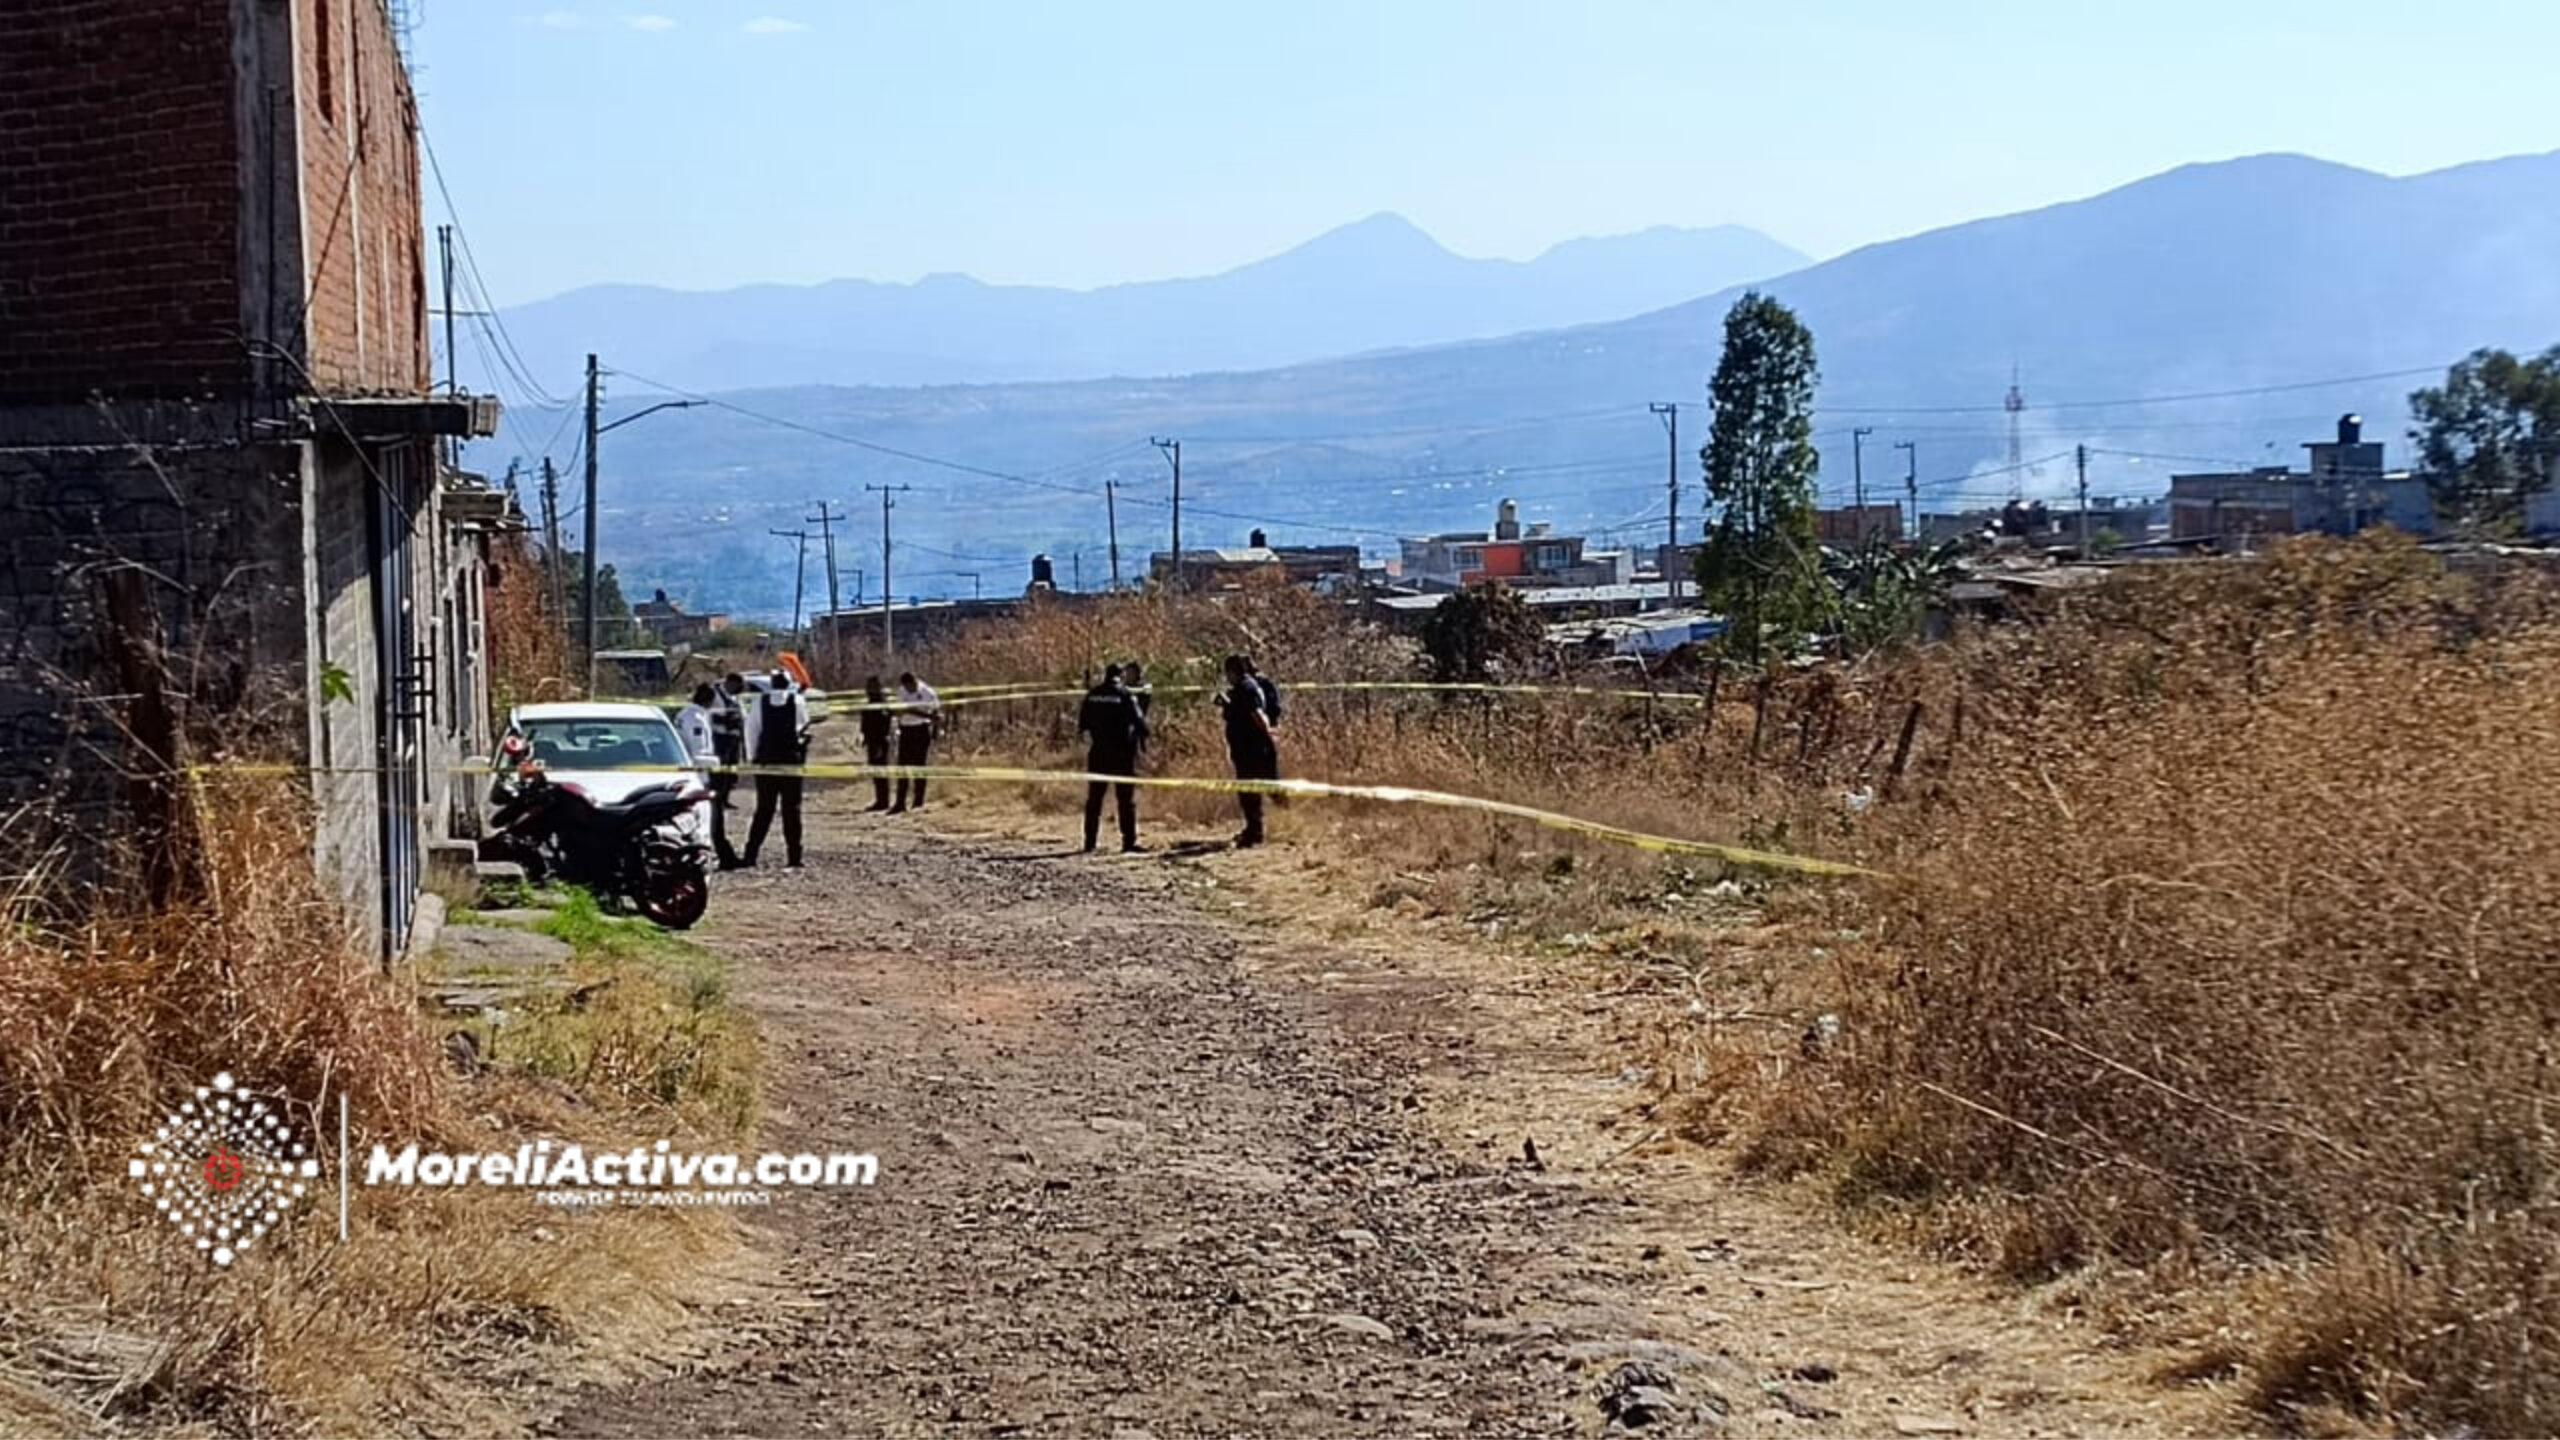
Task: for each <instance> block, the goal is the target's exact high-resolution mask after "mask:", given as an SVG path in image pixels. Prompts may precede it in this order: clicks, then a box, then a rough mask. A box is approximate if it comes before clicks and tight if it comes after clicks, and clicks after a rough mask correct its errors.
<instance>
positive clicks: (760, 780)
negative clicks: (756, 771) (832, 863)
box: [742, 670, 809, 870]
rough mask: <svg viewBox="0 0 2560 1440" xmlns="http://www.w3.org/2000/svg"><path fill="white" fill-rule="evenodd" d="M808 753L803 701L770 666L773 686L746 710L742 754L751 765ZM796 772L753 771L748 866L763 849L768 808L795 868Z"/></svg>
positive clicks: (794, 760) (785, 761)
mask: <svg viewBox="0 0 2560 1440" xmlns="http://www.w3.org/2000/svg"><path fill="white" fill-rule="evenodd" d="M808 753H809V706H808V702H806V701H804V700H802V699H801V698H800V694H799V692H798V691H796V690H793V689H792V688H791V677H790V676H788V675H785V674H784V673H782V672H781V671H779V670H776V671H775V672H773V688H772V689H771V690H769V691H767V692H765V693H764V694H763V695H761V696H758V697H757V698H756V700H755V702H754V708H753V709H751V710H749V711H748V712H747V754H748V756H749V757H750V759H751V760H752V762H753V763H755V764H757V765H798V764H799V763H800V762H801V761H802V760H803V759H804V758H806V757H807V755H808ZM801 783H802V781H801V778H800V777H799V776H798V775H758V776H757V777H756V815H755V819H754V821H752V822H751V823H750V824H749V825H748V826H747V853H746V855H745V856H744V857H743V861H742V863H744V864H745V865H747V866H749V867H750V868H752V867H753V866H754V865H755V863H756V855H757V852H759V851H761V850H763V849H764V837H765V835H766V833H767V832H769V831H770V830H771V829H772V828H773V814H774V811H775V810H776V809H779V810H781V812H782V850H783V864H784V865H785V866H786V867H788V868H790V869H793V870H797V869H799V868H800V786H801Z"/></svg>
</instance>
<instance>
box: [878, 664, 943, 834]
mask: <svg viewBox="0 0 2560 1440" xmlns="http://www.w3.org/2000/svg"><path fill="white" fill-rule="evenodd" d="M941 713H942V700H941V698H940V697H939V696H937V695H935V694H934V693H933V687H932V686H930V685H927V684H926V683H924V682H923V681H921V680H919V679H917V678H916V672H914V671H913V670H909V671H906V672H905V673H903V674H901V675H900V676H899V677H898V763H899V764H900V765H919V766H920V765H923V764H925V763H926V762H927V761H928V760H930V759H931V758H932V755H933V723H934V717H936V716H938V715H940V714H941ZM910 787H912V788H910ZM911 794H912V795H913V796H914V803H913V805H912V806H911V805H910V804H909V803H908V797H909V795H911ZM923 808H924V777H923V776H921V775H919V776H916V777H914V778H913V779H912V780H910V779H909V778H908V777H906V776H904V775H901V776H899V777H898V800H897V803H896V804H894V805H891V806H890V807H889V813H890V814H892V815H895V814H897V813H898V812H900V811H902V810H907V809H916V810H921V809H923Z"/></svg>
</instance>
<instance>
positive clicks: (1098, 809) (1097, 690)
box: [1076, 665, 1147, 855]
mask: <svg viewBox="0 0 2560 1440" xmlns="http://www.w3.org/2000/svg"><path fill="white" fill-rule="evenodd" d="M1076 729H1077V730H1079V731H1080V732H1082V733H1083V735H1084V737H1085V741H1086V745H1087V749H1086V750H1085V758H1084V768H1085V769H1086V771H1088V772H1089V773H1091V774H1095V775H1135V774H1137V773H1138V751H1139V750H1140V749H1141V748H1143V747H1144V746H1145V745H1146V743H1147V717H1146V713H1145V711H1144V710H1143V709H1142V708H1141V707H1140V706H1139V703H1138V697H1136V696H1135V695H1132V694H1130V693H1129V689H1128V687H1127V686H1125V685H1123V684H1121V683H1120V667H1119V666H1117V665H1114V666H1111V667H1110V668H1108V669H1106V670H1104V671H1103V672H1102V683H1101V684H1099V685H1096V686H1094V687H1093V688H1092V689H1090V690H1088V691H1086V692H1085V695H1084V704H1083V705H1082V706H1081V707H1079V708H1078V709H1077V711H1076ZM1105 790H1114V791H1117V792H1119V793H1118V796H1117V799H1118V801H1119V811H1120V853H1122V854H1124V855H1129V854H1135V853H1137V850H1138V787H1137V786H1135V785H1114V784H1110V783H1109V782H1106V781H1101V780H1095V781H1092V782H1091V783H1089V784H1087V785H1086V786H1085V791H1084V848H1085V853H1087V854H1091V853H1092V852H1093V849H1094V846H1095V845H1096V844H1097V843H1098V842H1099V841H1100V839H1101V836H1102V793H1103V792H1104V791H1105Z"/></svg>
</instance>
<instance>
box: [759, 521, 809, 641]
mask: <svg viewBox="0 0 2560 1440" xmlns="http://www.w3.org/2000/svg"><path fill="white" fill-rule="evenodd" d="M767 533H769V534H771V535H773V536H774V537H775V538H777V539H782V540H792V541H797V542H798V543H799V546H800V554H799V556H798V558H797V559H795V560H794V561H793V562H792V563H793V564H794V565H795V566H796V567H797V568H796V569H795V570H794V571H793V572H792V577H791V634H792V635H793V637H795V638H797V637H798V635H799V634H800V598H801V596H802V595H803V594H804V593H805V592H806V590H807V588H808V584H809V532H808V531H806V530H774V531H769V532H767Z"/></svg>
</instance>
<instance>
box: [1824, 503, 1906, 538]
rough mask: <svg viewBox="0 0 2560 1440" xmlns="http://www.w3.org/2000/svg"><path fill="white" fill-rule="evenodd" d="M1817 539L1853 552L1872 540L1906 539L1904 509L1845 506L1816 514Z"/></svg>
mask: <svg viewBox="0 0 2560 1440" xmlns="http://www.w3.org/2000/svg"><path fill="white" fill-rule="evenodd" d="M1813 533H1814V538H1815V539H1817V540H1819V541H1821V542H1822V543H1823V544H1825V545H1830V546H1835V547H1843V548H1850V547H1855V546H1858V545H1862V544H1865V543H1866V542H1867V541H1869V540H1899V539H1901V538H1902V507H1901V506H1899V505H1894V504H1890V503H1888V504H1883V505H1842V506H1839V507H1837V508H1835V509H1830V510H1816V511H1815V512H1813Z"/></svg>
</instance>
